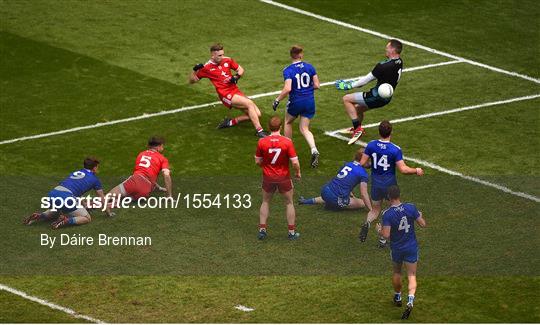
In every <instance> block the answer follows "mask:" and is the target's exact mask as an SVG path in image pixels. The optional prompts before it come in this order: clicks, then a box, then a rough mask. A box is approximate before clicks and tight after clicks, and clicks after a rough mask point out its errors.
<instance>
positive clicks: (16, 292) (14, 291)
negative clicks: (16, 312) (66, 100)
mask: <svg viewBox="0 0 540 325" xmlns="http://www.w3.org/2000/svg"><path fill="white" fill-rule="evenodd" d="M0 290H5V291H7V292H10V293H12V294H14V295H17V296H20V297H23V298H24V299H28V300H31V301H33V302H37V303H38V304H41V305H43V306H47V307H49V308H52V309H56V310H60V311H63V312H64V313H66V314H69V315H71V316H73V317H75V318H80V319H84V320H87V321H89V322H92V323H100V324H102V323H105V322H103V321H101V320H99V319H96V318H92V317H90V316H86V315H82V314H79V313H78V312H76V311H74V310H73V309H69V308H66V307H62V306H59V305H57V304H53V303H52V302H48V301H47V300H44V299H41V298H38V297H34V296H31V295H29V294H27V293H25V292H23V291H20V290H17V289H14V288H11V287H8V286H6V285H3V284H0Z"/></svg>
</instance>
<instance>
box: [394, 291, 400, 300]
mask: <svg viewBox="0 0 540 325" xmlns="http://www.w3.org/2000/svg"><path fill="white" fill-rule="evenodd" d="M394 300H395V301H401V292H396V293H395V294H394Z"/></svg>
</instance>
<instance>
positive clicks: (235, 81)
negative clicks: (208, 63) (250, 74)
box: [229, 75, 240, 84]
mask: <svg viewBox="0 0 540 325" xmlns="http://www.w3.org/2000/svg"><path fill="white" fill-rule="evenodd" d="M238 79H240V76H239V75H236V76H232V77H231V79H230V80H229V81H230V82H231V83H232V84H237V83H238Z"/></svg>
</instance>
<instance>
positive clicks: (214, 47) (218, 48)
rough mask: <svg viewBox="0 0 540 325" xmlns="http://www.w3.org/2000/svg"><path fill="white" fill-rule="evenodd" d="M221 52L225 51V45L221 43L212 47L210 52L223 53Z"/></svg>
mask: <svg viewBox="0 0 540 325" xmlns="http://www.w3.org/2000/svg"><path fill="white" fill-rule="evenodd" d="M221 50H223V45H221V44H219V43H216V44H213V45H212V46H210V52H215V51H221Z"/></svg>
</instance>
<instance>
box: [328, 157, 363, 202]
mask: <svg viewBox="0 0 540 325" xmlns="http://www.w3.org/2000/svg"><path fill="white" fill-rule="evenodd" d="M361 182H364V183H367V182H368V174H367V172H366V170H365V169H364V167H362V165H360V163H359V162H357V161H351V162H348V163H346V164H345V165H344V166H343V167H341V169H340V170H339V172H338V174H337V175H336V177H334V178H333V179H332V180H331V181H330V183H328V187H330V189H331V190H332V192H334V194H336V195H337V196H339V197H349V195H350V193H351V191H352V190H353V189H354V187H355V186H356V185H358V184H360V183H361Z"/></svg>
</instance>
